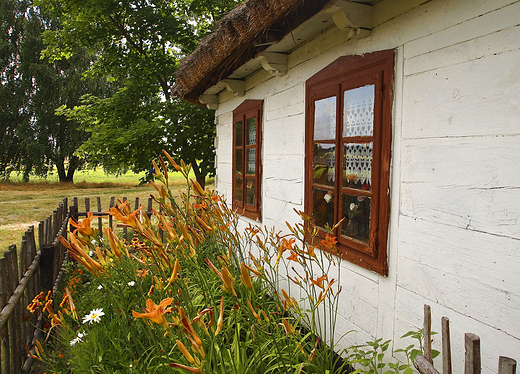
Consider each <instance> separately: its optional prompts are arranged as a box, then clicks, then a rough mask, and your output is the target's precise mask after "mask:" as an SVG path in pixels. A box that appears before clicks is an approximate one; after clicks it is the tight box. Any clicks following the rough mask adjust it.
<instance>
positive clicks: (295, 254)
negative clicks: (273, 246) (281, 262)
mask: <svg viewBox="0 0 520 374" xmlns="http://www.w3.org/2000/svg"><path fill="white" fill-rule="evenodd" d="M287 260H289V261H291V260H292V261H296V262H300V261H299V260H298V253H296V252H294V251H291V255H290V256H289V257H287Z"/></svg>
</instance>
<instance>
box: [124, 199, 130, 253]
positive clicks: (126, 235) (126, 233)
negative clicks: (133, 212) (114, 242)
mask: <svg viewBox="0 0 520 374" xmlns="http://www.w3.org/2000/svg"><path fill="white" fill-rule="evenodd" d="M127 200H128V199H127V198H126V197H123V203H124V202H126V201H127ZM129 207H130V205H129ZM123 237H124V238H125V240H126V242H127V243H128V240H129V239H128V228H127V227H126V226H125V227H123Z"/></svg>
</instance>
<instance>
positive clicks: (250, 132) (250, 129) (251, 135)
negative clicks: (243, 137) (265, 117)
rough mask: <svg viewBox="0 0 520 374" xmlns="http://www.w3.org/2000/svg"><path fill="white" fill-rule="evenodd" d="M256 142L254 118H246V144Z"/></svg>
mask: <svg viewBox="0 0 520 374" xmlns="http://www.w3.org/2000/svg"><path fill="white" fill-rule="evenodd" d="M251 144H256V118H255V117H253V118H249V119H248V120H247V145H251Z"/></svg>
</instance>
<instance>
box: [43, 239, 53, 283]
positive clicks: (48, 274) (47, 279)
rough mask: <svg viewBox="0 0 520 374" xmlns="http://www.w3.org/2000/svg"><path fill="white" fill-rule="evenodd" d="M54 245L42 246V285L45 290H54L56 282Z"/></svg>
mask: <svg viewBox="0 0 520 374" xmlns="http://www.w3.org/2000/svg"><path fill="white" fill-rule="evenodd" d="M54 250H55V248H54V245H52V244H46V245H44V246H43V247H42V248H41V258H40V286H41V290H42V291H44V292H47V291H50V290H52V287H53V283H54V277H53V274H54V269H53V264H54Z"/></svg>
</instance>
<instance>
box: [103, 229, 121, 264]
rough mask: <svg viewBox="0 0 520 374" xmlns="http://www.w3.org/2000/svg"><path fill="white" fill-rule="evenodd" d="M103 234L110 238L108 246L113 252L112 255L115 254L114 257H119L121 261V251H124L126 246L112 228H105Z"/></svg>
mask: <svg viewBox="0 0 520 374" xmlns="http://www.w3.org/2000/svg"><path fill="white" fill-rule="evenodd" d="M103 232H104V233H105V236H106V237H107V238H108V245H109V247H110V250H111V251H112V253H114V255H116V256H117V257H119V260H121V255H122V251H121V250H122V249H124V247H125V245H124V244H123V242H122V241H121V240H120V239H119V238H118V237H117V235H116V234H115V233H114V231H113V230H112V228H108V227H103Z"/></svg>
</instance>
